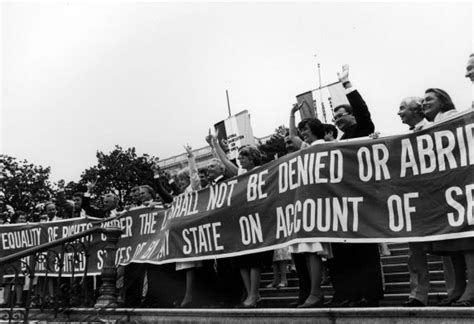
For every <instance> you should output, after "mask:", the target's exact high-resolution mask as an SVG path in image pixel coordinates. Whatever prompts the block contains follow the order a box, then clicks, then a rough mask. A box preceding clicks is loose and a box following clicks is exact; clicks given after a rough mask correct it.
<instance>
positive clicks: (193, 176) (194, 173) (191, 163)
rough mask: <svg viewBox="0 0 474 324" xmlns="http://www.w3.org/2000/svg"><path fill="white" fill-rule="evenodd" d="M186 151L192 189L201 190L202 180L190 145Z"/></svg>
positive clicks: (186, 147)
mask: <svg viewBox="0 0 474 324" xmlns="http://www.w3.org/2000/svg"><path fill="white" fill-rule="evenodd" d="M184 149H185V150H186V154H187V156H188V168H189V180H190V183H191V188H193V190H199V189H201V178H199V172H198V168H197V165H196V158H195V157H194V154H193V149H192V148H191V146H189V144H187V145H185V146H184Z"/></svg>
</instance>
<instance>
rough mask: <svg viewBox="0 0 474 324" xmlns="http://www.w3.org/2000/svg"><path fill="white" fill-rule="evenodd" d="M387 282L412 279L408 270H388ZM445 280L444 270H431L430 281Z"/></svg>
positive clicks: (386, 274) (385, 275) (385, 276)
mask: <svg viewBox="0 0 474 324" xmlns="http://www.w3.org/2000/svg"><path fill="white" fill-rule="evenodd" d="M384 279H385V282H408V281H410V274H409V273H408V272H407V271H402V272H388V273H385V274H384ZM436 280H438V281H442V280H444V274H443V270H432V271H430V281H436Z"/></svg>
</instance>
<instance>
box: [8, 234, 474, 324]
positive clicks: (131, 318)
mask: <svg viewBox="0 0 474 324" xmlns="http://www.w3.org/2000/svg"><path fill="white" fill-rule="evenodd" d="M389 246H390V249H391V256H387V257H383V258H382V266H383V272H384V278H385V298H384V299H383V300H382V302H381V307H377V308H314V309H297V308H286V307H287V306H288V304H289V303H291V302H294V301H296V299H297V295H298V279H297V277H296V274H293V273H290V274H288V279H289V287H287V288H282V289H278V290H277V289H275V288H265V286H266V285H268V284H269V283H270V282H271V281H272V279H273V278H272V277H273V275H272V273H271V272H270V271H267V272H265V273H263V275H262V283H261V285H262V288H261V290H260V292H261V295H262V304H261V307H262V308H256V309H238V308H230V309H133V308H116V309H114V308H112V309H97V308H75V309H69V310H67V311H65V312H60V313H59V314H58V316H57V317H55V316H54V313H53V312H41V311H40V310H38V309H34V310H32V312H31V316H30V318H31V319H33V320H36V321H37V322H36V323H38V324H43V323H45V324H46V323H48V324H53V323H54V324H63V323H64V324H65V323H116V324H118V323H120V324H122V323H123V324H129V323H130V324H131V323H170V324H171V323H172V324H174V323H182V324H185V323H226V324H253V323H257V322H258V323H268V324H270V323H271V324H286V323H301V324H309V323H321V324H348V323H351V324H445V323H456V324H468V323H469V324H470V323H472V322H473V320H472V319H473V318H474V308H472V307H462V308H452V307H419V308H417V307H415V308H411V307H410V308H408V307H397V306H400V305H401V304H403V302H405V301H406V300H407V299H408V293H409V276H408V269H407V259H408V244H398V243H397V244H390V245H389ZM428 260H429V267H430V277H431V290H430V294H429V303H430V305H436V303H437V302H438V301H439V300H441V299H443V298H445V296H446V292H445V289H444V280H443V272H442V263H441V258H440V257H437V256H429V257H428ZM323 289H324V292H325V295H326V297H327V298H330V297H331V295H332V292H333V291H332V287H331V286H324V287H323ZM0 323H2V322H1V318H0ZM30 323H35V321H31V322H30Z"/></svg>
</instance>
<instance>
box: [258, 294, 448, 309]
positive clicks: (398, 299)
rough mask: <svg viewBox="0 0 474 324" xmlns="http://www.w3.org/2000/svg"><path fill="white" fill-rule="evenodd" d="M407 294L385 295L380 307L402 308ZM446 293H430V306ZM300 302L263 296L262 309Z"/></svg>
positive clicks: (290, 297) (292, 298)
mask: <svg viewBox="0 0 474 324" xmlns="http://www.w3.org/2000/svg"><path fill="white" fill-rule="evenodd" d="M408 296H409V294H408V292H407V293H390V294H385V296H384V299H382V300H381V301H380V306H386V307H397V306H402V305H403V303H405V302H406V301H407V300H408ZM446 296H447V295H446V293H443V292H430V293H429V294H428V305H432V306H436V305H437V304H438V303H439V302H440V301H441V300H443V299H445V298H446ZM331 297H332V296H331V295H327V294H325V299H326V301H329V300H331ZM297 300H298V295H297V294H296V295H294V296H291V295H279V296H263V295H262V302H261V307H268V308H284V307H288V305H290V304H291V303H293V302H296V301H297Z"/></svg>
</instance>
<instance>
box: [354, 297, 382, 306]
mask: <svg viewBox="0 0 474 324" xmlns="http://www.w3.org/2000/svg"><path fill="white" fill-rule="evenodd" d="M349 307H379V301H378V300H367V299H365V298H362V299H360V300H356V301H351V302H350V303H349Z"/></svg>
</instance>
